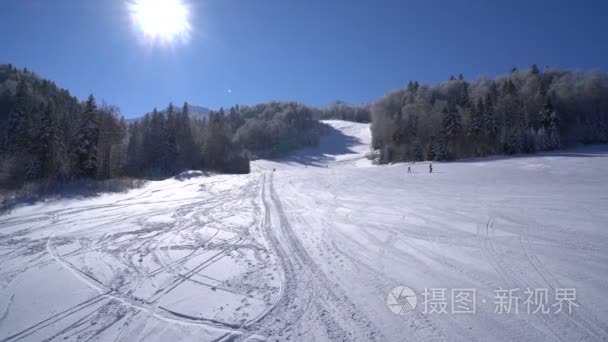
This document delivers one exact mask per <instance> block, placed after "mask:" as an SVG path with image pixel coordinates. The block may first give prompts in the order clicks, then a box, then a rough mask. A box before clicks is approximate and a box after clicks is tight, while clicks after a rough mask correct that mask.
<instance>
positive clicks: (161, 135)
mask: <svg viewBox="0 0 608 342" xmlns="http://www.w3.org/2000/svg"><path fill="white" fill-rule="evenodd" d="M313 115H314V113H313V111H312V110H311V109H310V108H308V107H306V106H303V105H300V104H297V103H287V102H272V103H268V104H261V105H257V106H253V107H239V106H235V107H233V108H230V109H229V110H228V111H227V112H225V111H224V110H223V109H220V110H219V111H217V112H212V113H210V114H209V115H208V116H206V117H203V118H192V117H190V115H189V110H188V104H187V103H186V104H184V105H183V106H182V107H176V106H174V105H173V104H169V106H168V107H167V108H166V109H164V110H160V111H159V110H156V109H155V110H154V111H153V112H152V113H149V114H146V115H145V116H144V117H143V118H140V119H137V120H133V121H132V122H131V123H130V124H128V123H127V122H126V121H125V120H124V118H123V117H122V116H121V114H120V112H119V110H118V108H117V107H115V106H111V105H108V104H105V103H101V104H99V103H97V101H96V100H95V98H94V97H93V95H91V96H89V98H88V99H87V100H86V101H84V102H80V101H79V100H78V99H77V98H75V97H74V96H72V95H71V94H70V93H69V92H68V91H67V90H65V89H61V88H59V87H58V86H57V85H55V84H54V83H53V82H52V81H49V80H46V79H43V78H41V77H39V76H37V75H36V74H34V73H32V72H30V71H28V70H27V69H17V68H15V67H13V66H12V65H0V189H15V188H19V187H20V186H22V185H23V184H25V183H27V182H40V181H45V182H55V183H62V182H68V181H73V180H77V179H95V180H106V179H114V178H120V177H136V178H159V177H167V176H171V175H173V174H175V173H178V172H181V171H184V170H188V169H200V170H211V171H216V172H223V173H248V172H249V160H250V158H252V157H259V156H268V157H272V156H277V155H281V154H283V153H286V152H287V151H289V150H290V149H294V148H298V147H302V146H309V145H314V144H316V143H317V142H318V139H319V137H320V135H321V134H322V132H323V128H322V125H321V124H320V123H319V122H318V121H317V120H315V118H313Z"/></svg>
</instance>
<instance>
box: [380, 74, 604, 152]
mask: <svg viewBox="0 0 608 342" xmlns="http://www.w3.org/2000/svg"><path fill="white" fill-rule="evenodd" d="M371 118H372V125H371V130H372V144H373V148H374V149H378V150H379V151H380V162H381V163H388V162H395V161H417V160H446V159H447V160H449V159H456V158H466V157H479V156H487V155H493V154H514V153H533V152H535V151H546V150H554V149H558V148H562V147H567V146H572V145H574V144H579V143H584V144H591V143H606V142H608V75H607V74H606V73H603V72H579V71H564V70H553V69H547V70H543V71H541V70H539V68H538V67H536V65H532V66H531V67H530V69H529V70H525V71H520V70H517V69H516V68H513V69H512V70H511V72H510V73H509V74H508V75H506V76H503V77H498V78H496V79H488V78H480V79H478V80H476V81H473V82H468V81H466V80H465V79H464V77H463V76H462V75H460V76H458V77H450V79H449V80H448V81H447V82H444V83H441V84H438V85H434V86H430V85H421V84H419V83H418V82H409V84H408V85H407V88H405V89H400V90H397V91H394V92H392V93H390V94H388V95H386V96H384V97H383V98H381V99H380V100H378V101H377V102H375V103H374V104H373V105H372V111H371Z"/></svg>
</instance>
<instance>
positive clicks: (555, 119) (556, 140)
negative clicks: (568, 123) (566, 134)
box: [549, 111, 562, 149]
mask: <svg viewBox="0 0 608 342" xmlns="http://www.w3.org/2000/svg"><path fill="white" fill-rule="evenodd" d="M549 121H550V123H549V140H550V142H551V148H552V149H557V148H560V147H561V144H562V142H561V135H560V128H559V123H560V119H559V116H558V115H557V112H555V111H553V113H551V117H550V120H549Z"/></svg>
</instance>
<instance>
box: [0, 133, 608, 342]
mask: <svg viewBox="0 0 608 342" xmlns="http://www.w3.org/2000/svg"><path fill="white" fill-rule="evenodd" d="M327 123H328V124H329V125H331V126H332V127H333V129H332V131H331V133H330V134H329V135H328V136H326V137H324V138H323V139H322V141H321V143H320V145H319V146H318V147H317V148H310V149H305V150H301V151H298V152H297V153H295V154H294V155H292V156H290V157H289V158H285V159H283V160H274V161H265V160H261V161H256V162H254V163H253V172H252V173H251V174H249V175H213V176H210V177H209V176H204V175H200V174H196V173H192V174H189V175H187V176H186V177H181V178H175V179H168V180H165V181H160V182H150V183H149V184H147V185H146V186H145V187H144V188H142V189H137V190H133V191H130V192H129V193H126V194H112V195H103V196H99V197H97V198H88V199H81V200H59V201H50V202H46V203H39V204H36V205H32V206H24V207H20V208H17V209H16V210H14V211H13V212H12V213H10V214H9V215H5V216H2V217H0V341H2V342H4V341H43V340H70V341H71V340H74V341H169V340H179V341H182V340H183V341H214V340H215V341H229V340H239V341H264V340H270V341H285V340H298V341H299V340H304V341H323V340H332V341H351V340H352V341H355V340H358V341H404V340H412V341H421V340H450V341H451V340H463V341H464V340H478V341H494V340H496V341H513V340H518V341H519V340H535V341H539V340H540V341H556V340H557V341H573V340H587V341H605V340H608V318H607V317H608V298H607V296H608V278H606V276H607V275H608V248H606V247H605V246H607V244H608V229H607V225H606V223H608V211H607V210H606V209H608V185H607V183H606V174H607V171H608V149H607V148H605V147H586V148H582V149H576V150H570V151H562V152H556V153H549V154H544V155H533V156H522V157H514V158H493V159H479V160H468V161H462V162H453V163H434V172H433V173H432V174H429V173H428V171H427V170H428V165H427V164H424V163H419V164H415V165H412V170H413V171H414V172H413V173H411V174H408V173H407V172H406V170H407V166H408V165H406V164H395V165H388V166H374V165H372V164H371V163H370V162H369V161H368V160H367V159H366V158H365V155H366V154H367V153H368V152H369V142H370V133H369V127H368V126H367V125H365V124H356V123H349V122H343V121H328V122H327ZM188 176H190V177H188ZM398 286H406V287H409V288H410V289H411V290H412V291H413V292H415V294H416V295H417V297H416V298H417V304H418V306H417V307H416V308H415V309H414V310H413V311H411V312H403V314H402V315H398V314H395V313H393V311H391V308H392V307H391V306H389V305H388V304H387V297H389V298H390V296H391V295H390V293H391V290H392V289H393V288H395V287H398ZM526 288H531V289H546V290H547V293H548V295H549V296H550V298H549V303H553V297H554V295H555V292H556V291H558V289H562V288H574V289H576V296H577V297H576V301H575V304H576V305H577V306H575V307H574V308H573V310H572V312H571V313H570V314H568V313H566V312H560V313H555V312H550V313H547V314H545V313H537V314H528V313H526V312H525V311H526V310H525V306H524V305H523V303H520V304H519V312H518V313H517V314H516V313H514V312H510V313H502V314H499V313H497V312H496V305H495V296H496V289H521V290H522V291H523V289H526ZM425 289H445V290H446V291H447V292H446V293H447V296H448V297H450V295H451V290H454V289H475V291H476V298H477V303H476V306H475V308H476V311H475V313H468V314H463V313H460V314H459V313H452V312H450V305H449V304H448V307H447V311H448V312H447V313H437V312H428V310H423V293H424V292H425ZM519 296H521V297H525V296H524V295H523V293H521V292H520V293H519ZM523 299H525V298H522V301H523ZM399 303H401V302H399ZM389 304H391V302H390V300H389ZM392 305H395V304H394V303H393V304H392ZM552 309H554V308H553V307H552ZM554 311H555V310H554Z"/></svg>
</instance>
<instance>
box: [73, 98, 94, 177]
mask: <svg viewBox="0 0 608 342" xmlns="http://www.w3.org/2000/svg"><path fill="white" fill-rule="evenodd" d="M84 107H85V108H84V112H83V113H82V124H81V126H80V129H79V130H78V134H77V137H76V158H77V165H76V174H77V176H79V177H88V178H93V177H94V176H95V175H96V173H97V143H98V139H99V128H98V125H97V122H96V115H97V104H96V103H95V98H94V97H93V95H89V98H88V99H87V101H86V103H85V106H84Z"/></svg>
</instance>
